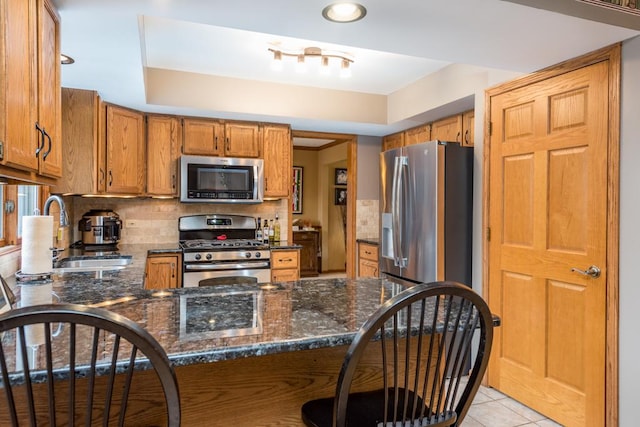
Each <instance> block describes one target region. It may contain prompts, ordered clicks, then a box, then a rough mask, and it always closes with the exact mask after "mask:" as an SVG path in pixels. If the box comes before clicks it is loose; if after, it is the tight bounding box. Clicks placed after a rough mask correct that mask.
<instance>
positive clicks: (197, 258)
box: [194, 254, 202, 261]
mask: <svg viewBox="0 0 640 427" xmlns="http://www.w3.org/2000/svg"><path fill="white" fill-rule="evenodd" d="M194 258H195V259H196V261H200V258H202V255H200V254H196V256H195V257H194Z"/></svg>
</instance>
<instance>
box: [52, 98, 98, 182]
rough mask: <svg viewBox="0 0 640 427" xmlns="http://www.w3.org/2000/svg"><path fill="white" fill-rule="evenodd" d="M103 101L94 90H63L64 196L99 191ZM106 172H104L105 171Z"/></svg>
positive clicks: (62, 179)
mask: <svg viewBox="0 0 640 427" xmlns="http://www.w3.org/2000/svg"><path fill="white" fill-rule="evenodd" d="M99 105H100V99H99V97H98V93H97V92H95V91H92V90H82V89H69V88H63V89H62V141H63V143H62V145H63V149H64V156H63V164H62V170H63V174H62V178H61V179H60V180H59V182H58V185H57V186H56V191H57V192H60V193H73V194H96V193H97V192H98V174H99V172H98V132H99V130H98V110H99ZM101 169H102V171H104V168H101ZM103 173H104V172H103Z"/></svg>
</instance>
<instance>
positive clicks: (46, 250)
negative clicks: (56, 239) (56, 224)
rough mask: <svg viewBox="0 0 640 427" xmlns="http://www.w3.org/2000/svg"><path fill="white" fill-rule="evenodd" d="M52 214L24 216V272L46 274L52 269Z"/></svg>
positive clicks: (22, 267)
mask: <svg viewBox="0 0 640 427" xmlns="http://www.w3.org/2000/svg"><path fill="white" fill-rule="evenodd" d="M52 229H53V217H52V216H42V215H38V216H23V217H22V261H21V263H22V265H21V268H20V270H21V271H22V273H23V274H44V273H50V272H51V270H52V261H51V244H52V231H51V230H52Z"/></svg>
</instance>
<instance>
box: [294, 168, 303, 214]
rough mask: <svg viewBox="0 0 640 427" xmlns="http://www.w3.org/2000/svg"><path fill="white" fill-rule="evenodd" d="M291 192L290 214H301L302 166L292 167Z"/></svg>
mask: <svg viewBox="0 0 640 427" xmlns="http://www.w3.org/2000/svg"><path fill="white" fill-rule="evenodd" d="M292 182H293V190H292V191H291V212H292V213H294V214H301V213H302V166H294V167H293V181H292Z"/></svg>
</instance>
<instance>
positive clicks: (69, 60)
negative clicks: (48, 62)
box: [60, 53, 76, 65]
mask: <svg viewBox="0 0 640 427" xmlns="http://www.w3.org/2000/svg"><path fill="white" fill-rule="evenodd" d="M74 62H76V61H75V60H74V59H73V58H72V57H70V56H67V55H65V54H63V53H61V54H60V63H61V64H64V65H67V64H73V63H74Z"/></svg>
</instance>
